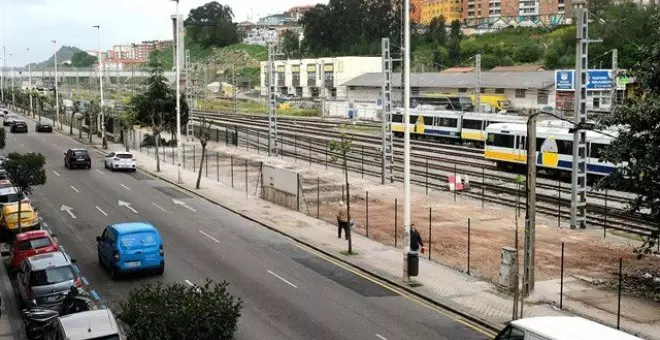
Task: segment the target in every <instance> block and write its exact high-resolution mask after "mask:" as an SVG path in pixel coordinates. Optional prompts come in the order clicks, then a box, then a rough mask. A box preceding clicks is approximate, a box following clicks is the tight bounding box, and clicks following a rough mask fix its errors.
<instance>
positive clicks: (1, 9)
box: [0, 0, 13, 103]
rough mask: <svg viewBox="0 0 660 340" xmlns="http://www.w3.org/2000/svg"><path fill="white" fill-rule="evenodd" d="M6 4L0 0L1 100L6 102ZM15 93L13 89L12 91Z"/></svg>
mask: <svg viewBox="0 0 660 340" xmlns="http://www.w3.org/2000/svg"><path fill="white" fill-rule="evenodd" d="M4 22H5V5H4V1H3V0H0V46H2V53H3V56H2V72H0V97H1V98H0V100H1V102H2V103H4V102H5V68H7V55H5V54H4V53H5V31H4V27H5V25H4ZM12 93H13V91H12Z"/></svg>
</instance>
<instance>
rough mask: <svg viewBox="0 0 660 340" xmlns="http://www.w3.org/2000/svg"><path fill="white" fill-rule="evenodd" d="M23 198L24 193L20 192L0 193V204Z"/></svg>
mask: <svg viewBox="0 0 660 340" xmlns="http://www.w3.org/2000/svg"><path fill="white" fill-rule="evenodd" d="M24 199H25V194H23V193H22V192H21V193H10V194H4V195H0V204H4V203H12V202H18V201H22V200H24Z"/></svg>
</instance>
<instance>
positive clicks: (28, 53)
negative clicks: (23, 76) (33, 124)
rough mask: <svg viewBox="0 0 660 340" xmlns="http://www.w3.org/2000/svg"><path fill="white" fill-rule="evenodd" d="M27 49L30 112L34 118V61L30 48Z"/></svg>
mask: <svg viewBox="0 0 660 340" xmlns="http://www.w3.org/2000/svg"><path fill="white" fill-rule="evenodd" d="M25 50H26V51H27V57H28V58H27V59H28V86H29V87H30V90H29V91H28V93H29V95H30V114H31V115H32V118H34V110H33V107H32V65H31V64H32V62H31V60H30V48H26V49H25Z"/></svg>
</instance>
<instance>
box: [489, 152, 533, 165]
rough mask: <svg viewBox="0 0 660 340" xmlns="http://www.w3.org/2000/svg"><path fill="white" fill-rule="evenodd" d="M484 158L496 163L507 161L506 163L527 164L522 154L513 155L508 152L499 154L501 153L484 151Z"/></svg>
mask: <svg viewBox="0 0 660 340" xmlns="http://www.w3.org/2000/svg"><path fill="white" fill-rule="evenodd" d="M484 158H486V159H492V160H496V161H507V162H516V163H523V164H525V163H527V159H526V158H527V156H526V155H525V154H524V153H521V154H515V153H510V152H501V151H492V150H486V151H485V152H484Z"/></svg>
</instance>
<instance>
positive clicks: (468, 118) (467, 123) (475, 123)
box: [461, 112, 527, 146]
mask: <svg viewBox="0 0 660 340" xmlns="http://www.w3.org/2000/svg"><path fill="white" fill-rule="evenodd" d="M526 119H527V117H522V116H511V115H501V114H488V113H476V112H466V113H464V114H463V122H462V124H461V139H462V140H463V141H465V142H469V143H472V144H476V145H479V146H482V145H483V143H484V142H485V141H486V127H487V126H489V125H490V124H499V123H525V120H526Z"/></svg>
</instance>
